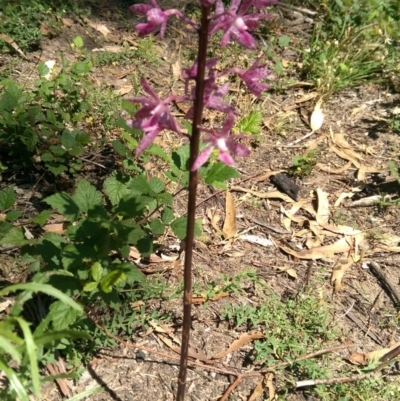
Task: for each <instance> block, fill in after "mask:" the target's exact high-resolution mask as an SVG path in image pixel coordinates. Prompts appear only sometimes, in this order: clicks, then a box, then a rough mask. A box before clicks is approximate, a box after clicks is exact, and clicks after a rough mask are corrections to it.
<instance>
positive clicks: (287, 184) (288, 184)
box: [270, 174, 300, 201]
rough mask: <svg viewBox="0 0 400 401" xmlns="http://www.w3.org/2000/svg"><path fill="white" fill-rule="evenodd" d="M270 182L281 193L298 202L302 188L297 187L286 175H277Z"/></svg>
mask: <svg viewBox="0 0 400 401" xmlns="http://www.w3.org/2000/svg"><path fill="white" fill-rule="evenodd" d="M270 181H271V182H272V184H274V185H275V186H276V187H277V188H278V189H279V190H280V191H282V192H283V193H285V194H286V195H289V196H290V197H291V198H292V199H293V200H295V201H297V200H298V197H299V192H300V187H299V186H298V185H296V184H295V183H294V182H293V181H292V180H291V179H290V178H289V177H288V176H287V175H286V174H276V175H274V176H272V177H271V179H270Z"/></svg>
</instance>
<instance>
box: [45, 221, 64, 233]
mask: <svg viewBox="0 0 400 401" xmlns="http://www.w3.org/2000/svg"><path fill="white" fill-rule="evenodd" d="M68 226H69V223H53V224H46V225H45V226H43V230H44V231H46V232H48V233H56V234H64V233H65V230H66V229H67V228H68Z"/></svg>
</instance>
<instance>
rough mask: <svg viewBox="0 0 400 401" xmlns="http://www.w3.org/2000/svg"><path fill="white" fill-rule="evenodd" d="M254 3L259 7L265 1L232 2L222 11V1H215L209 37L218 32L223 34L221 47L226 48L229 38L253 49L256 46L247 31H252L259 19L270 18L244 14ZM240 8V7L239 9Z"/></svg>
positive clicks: (236, 0)
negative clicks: (220, 31) (213, 20)
mask: <svg viewBox="0 0 400 401" xmlns="http://www.w3.org/2000/svg"><path fill="white" fill-rule="evenodd" d="M253 1H255V2H256V3H257V4H258V5H259V6H260V5H263V4H264V3H265V0H264V1H262V0H258V1H257V0H243V1H242V3H241V0H232V1H231V4H230V5H229V7H228V8H227V10H225V9H224V5H223V3H222V0H216V5H215V16H214V17H213V18H214V19H215V22H214V24H213V25H212V27H211V29H210V35H212V34H214V33H215V32H217V31H218V30H220V29H221V30H222V31H223V32H224V34H223V36H222V40H221V46H226V45H227V44H228V43H229V42H230V40H231V38H232V39H233V40H235V41H236V42H238V43H239V44H240V45H242V46H244V47H247V48H249V49H255V47H256V44H255V41H254V38H253V36H251V35H250V34H249V33H248V31H254V29H256V28H257V25H258V23H259V21H260V20H261V19H267V18H270V16H269V15H266V14H247V15H245V14H246V12H247V11H248V9H249V8H250V7H251V6H252V5H253ZM239 6H240V7H239Z"/></svg>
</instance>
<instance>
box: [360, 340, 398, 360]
mask: <svg viewBox="0 0 400 401" xmlns="http://www.w3.org/2000/svg"><path fill="white" fill-rule="evenodd" d="M398 346H400V342H397V343H394V344H392V345H391V346H390V347H389V348H382V349H379V350H376V351H372V352H367V353H366V354H365V357H366V358H367V359H368V360H370V361H375V362H376V361H379V360H380V359H381V358H382V357H383V356H385V355H386V354H387V353H388V352H389V351H391V350H392V349H394V348H396V347H398Z"/></svg>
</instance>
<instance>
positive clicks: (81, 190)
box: [72, 180, 102, 213]
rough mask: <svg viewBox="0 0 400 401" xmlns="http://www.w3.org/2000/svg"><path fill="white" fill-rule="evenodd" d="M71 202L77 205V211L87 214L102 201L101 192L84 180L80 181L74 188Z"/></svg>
mask: <svg viewBox="0 0 400 401" xmlns="http://www.w3.org/2000/svg"><path fill="white" fill-rule="evenodd" d="M72 198H73V200H74V201H75V203H76V204H77V205H78V207H79V209H80V210H81V211H83V212H85V213H87V212H88V211H89V210H90V209H93V208H94V206H96V205H100V204H101V201H102V196H101V192H99V191H97V190H96V188H95V187H94V186H93V185H91V184H90V183H89V182H88V181H86V180H80V181H79V183H78V187H77V188H76V191H75V194H74V195H73V197H72Z"/></svg>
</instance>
